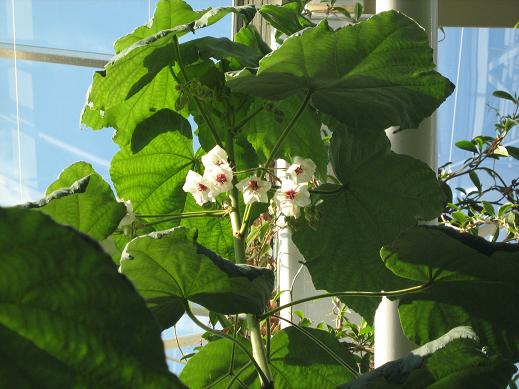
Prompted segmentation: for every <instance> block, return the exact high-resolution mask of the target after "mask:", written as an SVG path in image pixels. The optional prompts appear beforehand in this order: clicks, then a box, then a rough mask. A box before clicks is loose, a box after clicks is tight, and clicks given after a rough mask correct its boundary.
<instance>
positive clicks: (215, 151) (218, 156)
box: [202, 145, 231, 169]
mask: <svg viewBox="0 0 519 389" xmlns="http://www.w3.org/2000/svg"><path fill="white" fill-rule="evenodd" d="M228 158H229V157H228V156H227V153H226V152H225V150H224V149H222V148H221V147H220V146H218V145H216V146H214V147H213V148H212V149H211V151H209V152H208V153H207V154H206V155H204V156H203V157H202V163H203V164H204V167H205V168H206V169H212V168H214V167H221V168H222V169H231V167H230V166H229V161H228V160H227V159H228Z"/></svg>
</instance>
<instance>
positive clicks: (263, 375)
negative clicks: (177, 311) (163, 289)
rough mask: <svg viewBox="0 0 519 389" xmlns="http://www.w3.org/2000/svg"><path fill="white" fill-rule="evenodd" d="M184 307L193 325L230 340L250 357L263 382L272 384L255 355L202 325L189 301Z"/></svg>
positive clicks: (227, 337)
mask: <svg viewBox="0 0 519 389" xmlns="http://www.w3.org/2000/svg"><path fill="white" fill-rule="evenodd" d="M184 307H185V310H186V314H187V316H189V318H190V319H191V320H192V321H193V323H195V324H196V325H197V326H199V327H200V328H201V329H203V330H204V331H207V332H210V333H211V334H214V335H216V336H218V337H220V338H224V339H228V340H230V341H231V342H233V343H234V344H236V346H238V347H239V348H240V349H241V350H242V351H243V352H244V353H245V354H246V355H247V356H248V357H249V359H250V360H251V362H252V363H253V364H254V366H255V367H256V370H257V371H258V374H259V375H260V377H261V380H262V381H263V382H270V380H269V379H268V378H267V376H266V375H265V373H264V372H263V370H262V369H261V368H260V366H259V365H258V363H257V362H256V360H255V359H254V357H253V355H252V354H251V353H250V351H249V350H247V347H245V346H244V345H243V344H242V343H241V342H240V341H239V340H237V339H235V338H233V337H232V336H231V335H228V334H226V333H225V332H223V331H218V330H215V329H214V328H211V327H209V326H207V325H205V324H204V323H202V322H201V321H200V320H198V318H197V317H196V316H195V315H194V313H193V311H191V307H190V306H189V303H188V302H187V301H186V302H185V304H184Z"/></svg>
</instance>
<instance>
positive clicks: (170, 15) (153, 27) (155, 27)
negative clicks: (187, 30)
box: [114, 0, 208, 54]
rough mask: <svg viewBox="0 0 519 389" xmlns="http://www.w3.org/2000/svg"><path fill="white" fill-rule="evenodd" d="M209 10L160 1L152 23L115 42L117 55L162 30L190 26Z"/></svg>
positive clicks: (171, 1)
mask: <svg viewBox="0 0 519 389" xmlns="http://www.w3.org/2000/svg"><path fill="white" fill-rule="evenodd" d="M207 10H208V9H203V10H200V11H193V8H191V6H190V5H189V4H187V3H186V2H185V1H182V0H160V1H159V2H158V3H157V8H156V9H155V13H154V14H153V18H152V19H151V20H150V22H151V23H150V22H148V23H147V24H145V25H143V26H140V27H137V28H136V29H135V30H134V31H132V32H131V33H130V34H128V35H125V36H123V37H122V38H119V39H118V40H117V41H115V43H114V48H115V53H116V54H119V53H120V52H122V51H123V50H125V49H127V48H128V47H130V46H131V45H133V44H134V43H136V42H138V41H140V40H142V39H145V38H148V37H150V36H152V35H155V34H156V33H158V32H160V31H161V30H169V29H171V28H175V27H178V26H182V25H187V24H190V23H192V22H194V21H195V20H197V19H198V18H200V17H201V16H202V15H203V14H204V13H206V12H207Z"/></svg>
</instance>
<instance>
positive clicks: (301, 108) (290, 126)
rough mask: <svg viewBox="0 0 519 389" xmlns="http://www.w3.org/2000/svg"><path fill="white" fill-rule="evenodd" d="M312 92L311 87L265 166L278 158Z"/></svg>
mask: <svg viewBox="0 0 519 389" xmlns="http://www.w3.org/2000/svg"><path fill="white" fill-rule="evenodd" d="M312 93H313V90H312V89H309V90H308V92H307V93H306V96H305V99H304V100H303V102H302V103H301V105H300V107H299V109H298V110H297V112H296V113H295V115H294V117H293V118H292V119H291V120H290V122H289V123H288V125H287V126H286V127H285V129H284V130H283V132H282V133H281V135H280V136H279V138H278V140H277V141H276V144H275V145H274V147H273V148H272V151H271V152H270V156H269V157H268V159H267V162H265V166H264V167H266V168H268V167H269V165H270V164H271V163H272V162H274V158H276V156H277V153H278V151H279V148H280V147H281V145H282V144H283V142H284V141H285V138H286V137H287V136H288V134H290V131H291V130H292V128H293V127H294V125H295V124H296V123H297V121H298V120H299V118H300V117H301V115H302V114H303V112H304V111H305V109H306V106H307V105H308V103H309V101H310V97H311V96H312Z"/></svg>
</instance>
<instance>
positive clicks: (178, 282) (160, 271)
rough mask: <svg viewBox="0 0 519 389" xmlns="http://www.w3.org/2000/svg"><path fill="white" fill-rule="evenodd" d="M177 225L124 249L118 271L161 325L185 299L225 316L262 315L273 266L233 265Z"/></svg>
mask: <svg viewBox="0 0 519 389" xmlns="http://www.w3.org/2000/svg"><path fill="white" fill-rule="evenodd" d="M193 231H194V230H188V229H186V228H184V227H177V228H174V229H171V230H167V231H163V232H154V233H151V234H149V235H145V236H141V237H137V238H135V239H134V240H132V241H131V242H130V243H129V244H128V245H127V246H126V249H125V252H124V254H123V257H122V259H121V271H122V273H123V274H125V275H126V276H127V277H128V278H130V280H131V281H132V282H133V284H134V285H135V287H136V288H137V290H138V291H139V292H140V293H141V295H142V296H143V297H144V298H145V300H146V301H147V303H148V305H149V307H150V308H151V310H152V312H153V313H154V314H155V316H156V317H157V319H158V321H159V323H160V324H161V327H162V328H163V329H165V328H168V327H170V326H172V325H174V324H175V323H176V322H177V320H178V319H180V317H181V316H182V314H183V313H184V303H185V302H187V300H189V301H192V302H195V303H198V304H200V305H203V306H204V307H206V308H207V309H209V310H211V311H215V312H219V313H223V314H235V313H254V314H261V313H263V312H264V310H265V305H266V303H267V301H268V300H269V299H270V297H271V293H272V289H273V288H274V274H273V273H272V271H271V270H268V269H265V268H258V267H253V266H248V265H235V264H233V263H232V262H230V261H228V260H226V259H223V258H222V257H220V256H219V255H217V254H215V253H214V252H212V251H210V250H208V249H206V248H205V247H203V246H200V245H198V244H197V243H196V239H195V236H194V234H193Z"/></svg>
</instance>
